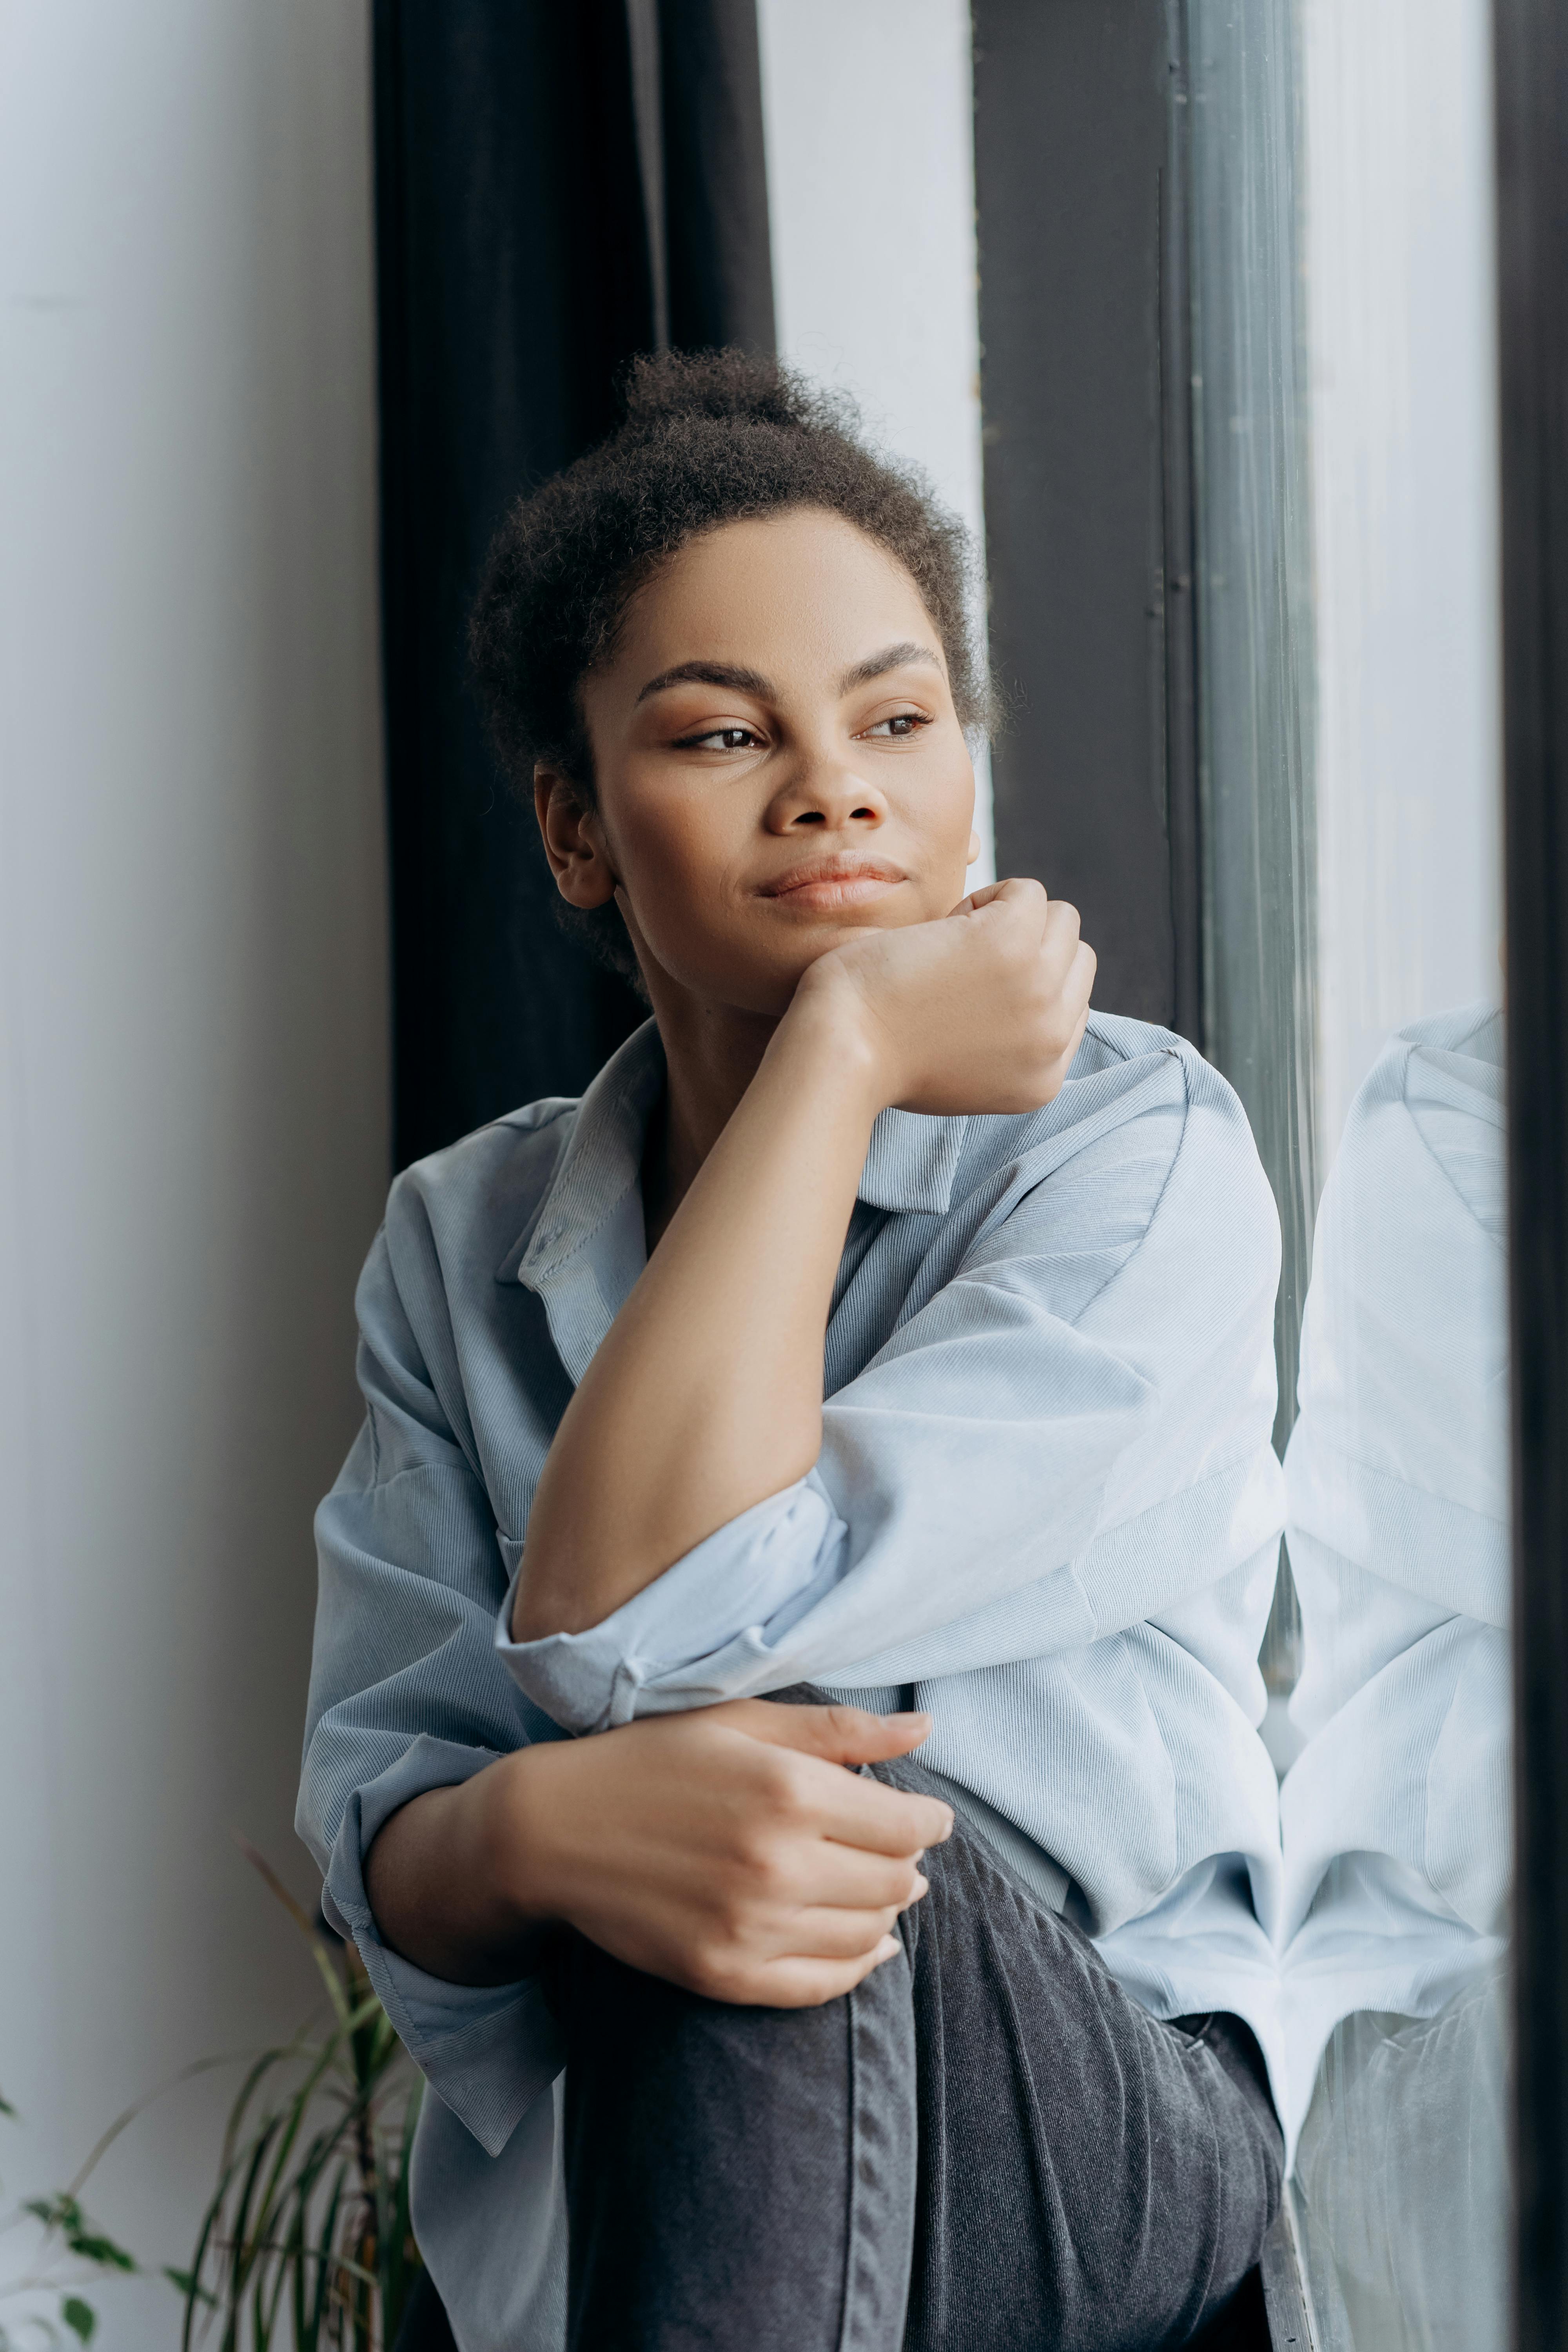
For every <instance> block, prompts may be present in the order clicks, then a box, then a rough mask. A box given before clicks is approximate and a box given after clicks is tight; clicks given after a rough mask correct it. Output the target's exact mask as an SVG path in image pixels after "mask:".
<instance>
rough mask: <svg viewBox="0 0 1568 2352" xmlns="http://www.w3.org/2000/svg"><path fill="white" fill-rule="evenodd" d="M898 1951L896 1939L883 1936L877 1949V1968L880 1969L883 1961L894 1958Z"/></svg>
mask: <svg viewBox="0 0 1568 2352" xmlns="http://www.w3.org/2000/svg"><path fill="white" fill-rule="evenodd" d="M898 1950H899V1939H898V1937H896V1936H884V1937H883V1938H882V1940H881V1942H880V1943H879V1945H878V1947H877V1966H878V1967H879V1968H880V1967H881V1965H882V1963H883V1961H884V1960H890V1959H892V1958H894V1957H895V1956H896V1954H897V1952H898Z"/></svg>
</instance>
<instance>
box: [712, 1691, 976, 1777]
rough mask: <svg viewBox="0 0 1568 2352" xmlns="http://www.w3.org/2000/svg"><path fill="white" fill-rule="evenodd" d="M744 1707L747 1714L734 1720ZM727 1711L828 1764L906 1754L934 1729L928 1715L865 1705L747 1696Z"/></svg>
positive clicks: (740, 1724)
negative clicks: (877, 1711) (881, 1711)
mask: <svg viewBox="0 0 1568 2352" xmlns="http://www.w3.org/2000/svg"><path fill="white" fill-rule="evenodd" d="M742 1708H743V1709H744V1718H743V1720H739V1721H738V1720H736V1718H737V1717H740V1716H741V1712H742ZM725 1713H726V1715H727V1716H729V1717H731V1721H734V1723H735V1728H736V1729H737V1730H744V1731H745V1732H747V1733H749V1735H750V1736H751V1738H753V1739H763V1740H766V1741H768V1742H769V1743H770V1745H772V1746H773V1747H775V1748H800V1749H801V1750H803V1751H804V1753H805V1754H806V1755H808V1756H820V1757H821V1758H822V1759H823V1761H824V1762H825V1763H828V1764H884V1763H886V1762H887V1761H888V1760H889V1758H891V1757H894V1756H907V1755H908V1754H909V1753H910V1749H911V1748H918V1747H919V1746H920V1744H921V1740H922V1739H924V1738H927V1737H928V1736H929V1734H930V1731H931V1717H930V1716H929V1715H915V1714H910V1715H873V1714H872V1713H871V1711H870V1709H869V1708H868V1707H863V1706H779V1705H778V1704H777V1703H776V1701H774V1700H771V1699H744V1700H742V1701H741V1703H740V1706H736V1707H734V1708H732V1709H731V1708H726V1709H725Z"/></svg>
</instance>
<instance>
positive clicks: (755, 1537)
mask: <svg viewBox="0 0 1568 2352" xmlns="http://www.w3.org/2000/svg"><path fill="white" fill-rule="evenodd" d="M1184 1085H1185V1082H1184V1075H1183V1068H1182V1065H1181V1064H1180V1063H1178V1062H1176V1061H1175V1060H1174V1058H1172V1059H1171V1061H1170V1063H1169V1066H1167V1067H1166V1068H1165V1069H1163V1070H1162V1071H1160V1072H1158V1073H1157V1076H1156V1080H1155V1081H1153V1082H1151V1085H1150V1087H1149V1089H1148V1093H1147V1098H1146V1104H1145V1107H1144V1108H1143V1110H1142V1113H1141V1114H1140V1115H1138V1116H1134V1117H1132V1118H1130V1119H1129V1120H1127V1121H1126V1122H1125V1123H1123V1124H1122V1125H1121V1126H1120V1127H1119V1128H1116V1129H1111V1130H1110V1131H1109V1132H1107V1133H1106V1134H1105V1135H1104V1136H1103V1137H1102V1138H1100V1139H1097V1140H1091V1141H1090V1142H1089V1144H1088V1145H1087V1146H1086V1147H1085V1148H1083V1149H1082V1150H1079V1153H1078V1155H1077V1158H1076V1160H1075V1162H1074V1164H1073V1165H1072V1167H1071V1168H1070V1169H1069V1170H1068V1171H1063V1172H1061V1173H1059V1174H1058V1175H1057V1176H1056V1177H1055V1178H1054V1180H1053V1181H1050V1182H1048V1183H1047V1182H1046V1181H1041V1180H1040V1178H1039V1177H1038V1175H1037V1174H1036V1173H1035V1171H1030V1170H1029V1169H1028V1168H1027V1167H1026V1168H1024V1169H1023V1171H1021V1173H1020V1179H1019V1182H1018V1184H1017V1186H1016V1191H1015V1196H1014V1197H1013V1198H1012V1199H1011V1200H1010V1201H1009V1202H1006V1203H1005V1206H1004V1209H1003V1211H1002V1213H997V1214H995V1215H994V1216H993V1217H992V1218H990V1219H989V1220H988V1221H987V1222H986V1223H985V1225H984V1228H983V1230H982V1231H981V1232H980V1233H979V1234H977V1235H976V1237H975V1239H974V1241H973V1244H972V1245H971V1246H970V1248H969V1249H968V1251H967V1253H966V1255H965V1256H964V1258H963V1263H962V1264H961V1265H959V1266H958V1267H957V1269H956V1271H955V1273H954V1276H953V1277H952V1279H951V1280H949V1281H947V1282H945V1283H943V1284H942V1286H940V1288H938V1289H937V1291H936V1292H935V1295H934V1296H932V1297H930V1298H929V1299H928V1300H927V1301H926V1302H925V1303H924V1304H923V1305H921V1306H920V1307H918V1309H917V1311H915V1312H913V1313H911V1314H910V1316H909V1318H907V1320H905V1321H903V1322H902V1323H901V1324H900V1327H899V1328H898V1329H897V1330H896V1331H895V1332H894V1334H893V1336H892V1337H891V1338H890V1339H889V1341H888V1342H887V1344H886V1345H885V1346H884V1347H883V1348H882V1349H881V1350H880V1351H879V1353H878V1354H877V1355H876V1356H875V1357H874V1358H873V1359H872V1360H871V1362H870V1363H869V1364H868V1366H867V1368H866V1370H864V1371H863V1372H862V1373H861V1374H860V1375H859V1377H858V1378H857V1379H855V1380H853V1381H850V1382H849V1383H848V1384H847V1386H846V1387H844V1388H842V1389H841V1390H839V1391H837V1394H836V1395H834V1396H833V1397H832V1398H831V1399H830V1400H829V1401H828V1402H827V1403H826V1406H825V1408H824V1412H823V1439H822V1449H821V1454H820V1455H819V1458H818V1461H817V1464H816V1467H815V1469H814V1470H813V1471H812V1473H811V1474H810V1475H809V1476H808V1477H806V1478H805V1479H803V1480H801V1481H800V1482H798V1483H797V1484H796V1485H795V1486H790V1487H788V1488H786V1489H785V1490H784V1492H782V1493H780V1494H778V1495H776V1496H771V1497H770V1498H768V1499H767V1500H766V1501H764V1502H762V1503H759V1504H758V1505H756V1506H755V1507H754V1508H752V1510H750V1511H747V1512H745V1513H744V1514H743V1515H742V1517H739V1518H737V1519H735V1520H733V1521H732V1522H731V1523H730V1524H729V1525H728V1526H726V1527H723V1528H719V1529H718V1530H717V1531H716V1532H715V1533H714V1534H712V1535H711V1536H710V1537H709V1538H707V1539H706V1540H705V1541H704V1542H702V1543H700V1544H699V1545H698V1546H697V1547H696V1548H695V1549H694V1550H692V1551H691V1552H690V1553H689V1554H688V1555H687V1556H686V1557H685V1558H684V1559H680V1560H678V1561H677V1562H675V1563H674V1565H673V1566H671V1567H670V1568H669V1569H668V1570H666V1571H665V1572H664V1574H663V1575H662V1576H660V1577H658V1578H657V1579H656V1580H654V1581H653V1582H652V1583H651V1584H649V1585H648V1586H647V1588H646V1589H645V1590H644V1591H642V1592H640V1593H638V1594H637V1596H636V1597H635V1598H634V1599H633V1600H631V1601H628V1602H627V1603H626V1605H625V1606H624V1607H623V1608H621V1609H619V1610H617V1611H616V1612H615V1614H614V1615H613V1616H610V1617H608V1618H606V1619H605V1621H604V1622H602V1623H600V1624H598V1625H596V1626H595V1627H592V1628H591V1629H589V1630H588V1631H587V1632H585V1633H575V1634H569V1635H568V1634H563V1635H557V1636H553V1637H550V1638H547V1639H545V1640H542V1641H537V1642H531V1643H512V1642H511V1641H510V1639H509V1637H508V1625H509V1622H510V1609H507V1610H503V1611H502V1612H500V1616H499V1618H498V1621H497V1624H496V1643H497V1647H498V1649H499V1650H500V1654H501V1655H502V1657H503V1658H504V1660H505V1662H506V1664H507V1666H508V1668H509V1669H510V1673H511V1674H512V1675H513V1676H514V1677H515V1679H516V1681H517V1683H518V1685H519V1686H520V1688H521V1689H522V1690H523V1691H524V1692H525V1693H526V1694H527V1696H529V1697H530V1698H531V1700H533V1701H534V1702H535V1703H536V1704H537V1705H538V1706H541V1707H542V1708H543V1709H544V1710H546V1711H547V1712H548V1713H549V1714H550V1715H551V1716H552V1717H554V1719H555V1720H556V1721H557V1722H559V1723H562V1724H563V1725H566V1726H568V1727H570V1728H571V1729H573V1730H574V1731H586V1730H595V1729H599V1728H604V1727H608V1726H610V1725H612V1724H616V1723H622V1722H626V1721H627V1720H629V1719H630V1718H631V1717H634V1716H636V1715H638V1714H644V1713H657V1712H661V1711H665V1710H674V1709H679V1708H686V1707H691V1706H702V1705H707V1704H710V1703H712V1702H713V1701H715V1700H719V1699H724V1698H731V1697H739V1696H747V1695H751V1694H755V1693H759V1692H763V1691H767V1690H772V1689H778V1688H781V1687H783V1686H784V1685H786V1684H790V1683H794V1682H797V1681H816V1682H829V1683H832V1684H833V1685H835V1686H837V1687H840V1688H842V1687H845V1686H846V1685H850V1686H853V1685H878V1686H882V1685H891V1684H899V1683H906V1682H914V1681H918V1680H920V1679H921V1678H922V1677H925V1676H929V1675H940V1674H948V1673H953V1672H956V1671H961V1670H963V1669H966V1668H969V1667H973V1666H977V1665H989V1664H998V1663H1003V1662H1005V1661H1006V1660H1008V1659H1016V1658H1023V1657H1029V1656H1034V1657H1038V1656H1042V1655H1047V1654H1053V1653H1059V1652H1062V1651H1064V1650H1069V1649H1076V1648H1079V1647H1081V1646H1083V1645H1084V1644H1085V1643H1090V1642H1093V1641H1095V1640H1098V1639H1100V1638H1101V1637H1102V1636H1104V1635H1105V1634H1107V1633H1114V1632H1118V1631H1120V1630H1121V1628H1123V1627H1125V1626H1127V1625H1130V1624H1131V1623H1132V1622H1135V1621H1136V1620H1138V1619H1140V1618H1142V1617H1144V1616H1146V1615H1150V1614H1152V1613H1155V1612H1159V1611H1161V1610H1162V1609H1171V1610H1174V1609H1175V1608H1176V1607H1177V1606H1178V1605H1179V1604H1180V1603H1181V1602H1182V1601H1183V1600H1184V1597H1185V1596H1186V1595H1187V1594H1189V1593H1190V1592H1191V1591H1193V1590H1194V1587H1196V1586H1199V1585H1207V1584H1211V1583H1214V1582H1215V1581H1217V1580H1218V1579H1219V1578H1221V1577H1222V1576H1224V1575H1226V1573H1227V1572H1228V1571H1229V1570H1231V1569H1232V1568H1234V1567H1235V1566H1237V1564H1238V1562H1239V1560H1240V1559H1244V1558H1247V1557H1248V1556H1250V1555H1251V1554H1252V1553H1253V1552H1255V1551H1257V1550H1258V1549H1259V1548H1260V1547H1261V1548H1264V1549H1267V1547H1268V1544H1269V1543H1270V1542H1271V1541H1276V1540H1277V1537H1278V1529H1279V1516H1280V1515H1279V1492H1278V1467H1277V1465H1275V1464H1274V1462H1273V1460H1272V1456H1271V1454H1269V1451H1268V1427H1269V1423H1270V1422H1271V1419H1272V1414H1273V1406H1274V1384H1273V1364H1272V1353H1271V1327H1270V1317H1271V1309H1272V1300H1273V1292H1274V1285H1275V1280H1276V1276H1277V1269H1278V1247H1279V1243H1278V1223H1277V1220H1276V1218H1275V1215H1274V1210H1273V1203H1272V1200H1271V1199H1270V1197H1269V1195H1268V1189H1267V1186H1266V1184H1265V1182H1264V1180H1263V1178H1262V1175H1261V1171H1259V1170H1258V1164H1257V1159H1256V1154H1255V1152H1254V1151H1253V1150H1252V1146H1251V1141H1250V1138H1249V1137H1248V1136H1247V1133H1246V1129H1245V1123H1244V1122H1242V1121H1241V1118H1240V1113H1239V1111H1238V1110H1237V1108H1235V1105H1234V1098H1232V1097H1229V1096H1228V1093H1227V1092H1226V1090H1224V1089H1223V1088H1220V1087H1219V1086H1218V1082H1217V1081H1215V1088H1214V1090H1213V1091H1212V1092H1211V1093H1210V1095H1209V1096H1208V1097H1206V1098H1205V1099H1203V1100H1201V1101H1199V1102H1197V1103H1195V1104H1194V1102H1192V1101H1189V1100H1188V1099H1187V1097H1186V1094H1185V1091H1184ZM1238 1123H1239V1125H1238ZM1032 1176H1033V1179H1034V1181H1031V1178H1032ZM1215 1479H1218V1480H1222V1481H1223V1480H1227V1479H1228V1480H1229V1481H1231V1482H1232V1484H1233V1485H1234V1486H1235V1487H1236V1495H1237V1502H1236V1508H1235V1511H1234V1514H1233V1516H1234V1518H1235V1524H1236V1532H1237V1549H1236V1552H1235V1557H1234V1558H1231V1557H1216V1556H1215V1554H1214V1553H1213V1551H1211V1550H1207V1549H1204V1548H1202V1547H1199V1548H1197V1549H1196V1550H1195V1551H1194V1546H1193V1545H1192V1544H1191V1543H1190V1542H1187V1543H1181V1542H1172V1541H1171V1540H1169V1539H1164V1540H1162V1539H1161V1538H1160V1535H1159V1533H1158V1529H1159V1528H1163V1526H1164V1522H1165V1520H1166V1519H1167V1518H1168V1517H1170V1515H1171V1513H1172V1512H1173V1511H1176V1512H1178V1513H1179V1510H1180V1498H1181V1497H1182V1496H1183V1495H1184V1494H1185V1493H1186V1492H1187V1491H1189V1490H1190V1489H1192V1488H1193V1487H1194V1486H1198V1485H1200V1484H1202V1483H1204V1482H1205V1481H1214V1480H1215ZM1141 1522H1147V1523H1148V1524H1149V1528H1150V1532H1149V1535H1148V1539H1147V1540H1141V1539H1140V1538H1139V1537H1138V1535H1137V1534H1136V1532H1133V1533H1132V1534H1131V1535H1129V1532H1128V1531H1129V1530H1130V1529H1132V1530H1136V1528H1137V1527H1138V1525H1139V1523H1141ZM1168 1535H1169V1530H1168V1529H1167V1530H1166V1536H1167V1538H1168Z"/></svg>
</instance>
